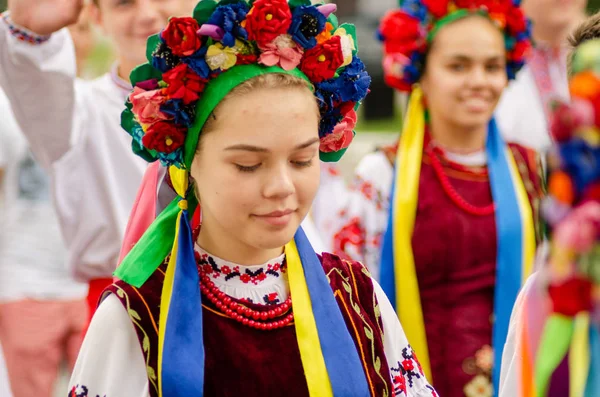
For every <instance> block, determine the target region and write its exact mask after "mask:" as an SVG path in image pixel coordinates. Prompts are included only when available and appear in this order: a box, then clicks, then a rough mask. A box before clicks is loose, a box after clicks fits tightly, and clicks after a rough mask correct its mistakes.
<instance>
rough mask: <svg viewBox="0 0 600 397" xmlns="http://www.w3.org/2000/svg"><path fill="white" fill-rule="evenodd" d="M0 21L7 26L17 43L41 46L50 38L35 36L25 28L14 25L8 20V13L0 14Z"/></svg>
mask: <svg viewBox="0 0 600 397" xmlns="http://www.w3.org/2000/svg"><path fill="white" fill-rule="evenodd" d="M2 19H3V20H4V22H5V23H6V25H7V26H8V30H9V31H10V33H11V34H12V35H13V36H14V37H15V38H16V39H17V40H19V41H24V42H26V43H29V44H34V45H36V44H42V43H44V42H46V41H48V40H49V39H50V36H49V35H48V36H41V35H38V34H35V33H33V32H31V31H29V30H27V29H25V28H22V27H20V26H18V25H16V24H15V23H14V22H13V21H12V19H11V18H10V12H4V13H2Z"/></svg>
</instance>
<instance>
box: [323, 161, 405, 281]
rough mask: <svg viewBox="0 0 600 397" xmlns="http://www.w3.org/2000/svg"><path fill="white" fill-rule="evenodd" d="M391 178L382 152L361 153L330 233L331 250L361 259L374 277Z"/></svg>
mask: <svg viewBox="0 0 600 397" xmlns="http://www.w3.org/2000/svg"><path fill="white" fill-rule="evenodd" d="M392 178H393V169H392V166H391V164H390V162H389V160H388V159H387V157H386V155H385V154H384V153H382V152H379V151H378V152H375V153H371V154H368V155H367V156H365V157H364V158H363V159H362V160H361V161H360V163H359V164H358V166H357V167H356V171H355V174H354V178H353V181H352V183H351V185H350V187H349V189H348V190H347V193H346V194H347V195H348V197H347V198H346V200H345V201H344V204H345V206H344V208H343V209H342V210H341V211H339V217H338V226H337V227H336V228H335V233H333V248H334V250H333V253H334V254H336V255H339V256H342V257H349V258H350V259H352V260H355V261H358V262H361V263H362V264H364V265H365V266H366V267H367V268H368V269H369V272H370V273H371V275H372V276H373V278H374V279H375V280H379V276H380V274H379V273H380V272H379V270H380V269H379V264H380V258H381V244H382V241H383V236H384V233H385V231H386V229H387V223H388V205H389V199H390V198H389V196H390V187H391V184H392Z"/></svg>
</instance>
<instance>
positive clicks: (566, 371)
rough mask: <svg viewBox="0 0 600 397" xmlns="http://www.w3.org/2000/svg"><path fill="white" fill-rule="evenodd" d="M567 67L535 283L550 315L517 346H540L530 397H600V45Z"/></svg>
mask: <svg viewBox="0 0 600 397" xmlns="http://www.w3.org/2000/svg"><path fill="white" fill-rule="evenodd" d="M572 66H573V77H572V79H571V81H570V92H571V99H572V100H571V102H570V103H569V104H566V103H557V104H555V105H554V110H553V116H554V118H553V121H552V123H551V130H552V132H553V134H554V137H555V138H556V143H555V145H554V147H553V148H552V150H551V151H550V153H549V154H548V168H549V177H548V193H549V194H548V197H547V198H546V199H545V201H544V203H543V207H542V211H543V215H544V218H545V219H546V220H547V222H548V224H549V226H550V228H551V251H550V256H549V258H548V265H547V266H546V267H545V268H544V273H543V274H544V277H545V278H544V279H543V280H542V281H543V282H544V283H547V291H548V297H549V300H550V302H551V304H550V305H549V307H550V312H549V313H546V315H547V317H546V318H543V319H542V320H540V319H539V318H540V317H541V316H540V310H541V309H542V308H541V307H538V308H533V307H532V308H531V313H532V314H533V315H532V316H531V317H532V318H531V319H528V320H527V321H529V322H530V324H533V323H535V322H540V321H543V333H542V334H541V338H540V337H539V335H535V334H534V335H529V337H525V338H526V339H525V341H524V343H523V345H524V346H525V348H528V349H532V348H533V347H534V346H535V342H532V339H533V338H536V339H538V340H539V350H538V351H537V352H535V351H534V350H533V349H532V351H531V352H527V353H528V354H527V355H525V356H527V357H532V358H534V359H535V370H532V371H530V372H531V375H532V376H533V377H535V382H534V383H531V385H533V387H535V390H536V393H537V394H535V395H536V396H546V395H563V394H564V393H566V394H569V387H570V388H571V389H570V390H571V392H570V393H571V394H570V395H579V396H583V395H585V396H595V395H600V379H596V378H597V376H598V373H600V372H599V371H600V361H599V360H600V335H599V332H600V317H598V315H599V314H600V312H599V310H600V244H599V243H600V40H595V41H590V42H587V43H584V44H582V45H581V46H580V47H579V48H578V50H577V52H576V54H575V56H574V59H573V64H572ZM531 305H532V304H531V303H530V306H531ZM539 306H542V305H539ZM529 365H531V364H530V363H528V362H525V363H524V364H523V367H524V368H526V369H527V368H528V366H529ZM566 385H567V386H566ZM568 385H570V386H568ZM565 387H566V389H565ZM523 395H524V396H529V395H534V394H532V393H531V391H530V390H524V393H523Z"/></svg>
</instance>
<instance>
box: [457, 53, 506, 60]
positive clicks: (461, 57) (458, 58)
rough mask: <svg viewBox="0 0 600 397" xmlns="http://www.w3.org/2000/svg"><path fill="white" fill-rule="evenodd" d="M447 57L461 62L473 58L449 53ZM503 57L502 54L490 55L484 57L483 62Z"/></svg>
mask: <svg viewBox="0 0 600 397" xmlns="http://www.w3.org/2000/svg"><path fill="white" fill-rule="evenodd" d="M448 58H449V59H451V60H454V61H461V62H465V61H466V62H470V61H472V60H473V58H470V57H468V56H466V55H461V54H450V55H449V56H448ZM503 58H504V56H502V55H492V56H490V57H488V58H486V59H484V61H485V62H490V61H499V60H502V59H503Z"/></svg>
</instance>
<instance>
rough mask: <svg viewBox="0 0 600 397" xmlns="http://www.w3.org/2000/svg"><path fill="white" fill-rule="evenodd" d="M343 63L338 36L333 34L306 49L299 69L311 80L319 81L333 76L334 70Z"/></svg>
mask: <svg viewBox="0 0 600 397" xmlns="http://www.w3.org/2000/svg"><path fill="white" fill-rule="evenodd" d="M343 63H344V54H343V53H342V44H341V38H340V36H333V37H332V38H331V39H329V40H327V41H326V42H324V43H323V44H318V45H317V46H316V47H314V48H312V49H310V50H308V51H306V52H305V53H304V58H303V59H302V63H301V64H300V70H302V71H303V72H304V74H305V75H306V76H307V77H308V78H309V79H310V80H311V81H312V82H313V83H319V82H321V81H323V80H328V79H331V78H333V76H335V72H336V70H337V69H338V68H339V67H340V66H342V64H343Z"/></svg>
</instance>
